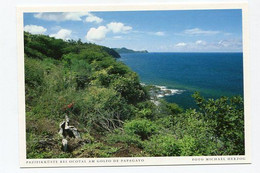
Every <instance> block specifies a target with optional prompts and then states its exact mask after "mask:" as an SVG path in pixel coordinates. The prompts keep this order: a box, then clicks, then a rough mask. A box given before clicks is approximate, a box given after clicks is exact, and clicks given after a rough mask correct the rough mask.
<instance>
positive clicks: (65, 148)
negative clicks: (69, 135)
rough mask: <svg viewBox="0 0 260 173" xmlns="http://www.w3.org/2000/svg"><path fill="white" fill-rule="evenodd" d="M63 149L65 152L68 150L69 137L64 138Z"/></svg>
mask: <svg viewBox="0 0 260 173" xmlns="http://www.w3.org/2000/svg"><path fill="white" fill-rule="evenodd" d="M62 150H63V151H64V152H66V151H68V140H67V139H62Z"/></svg>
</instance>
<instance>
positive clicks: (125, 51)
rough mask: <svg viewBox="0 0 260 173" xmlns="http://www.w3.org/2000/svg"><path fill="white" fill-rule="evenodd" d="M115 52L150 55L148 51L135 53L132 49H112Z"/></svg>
mask: <svg viewBox="0 0 260 173" xmlns="http://www.w3.org/2000/svg"><path fill="white" fill-rule="evenodd" d="M112 49H113V50H115V51H116V52H117V53H119V54H120V53H148V51H147V50H140V51H135V50H132V49H127V48H125V47H122V48H112Z"/></svg>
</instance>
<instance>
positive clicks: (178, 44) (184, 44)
mask: <svg viewBox="0 0 260 173" xmlns="http://www.w3.org/2000/svg"><path fill="white" fill-rule="evenodd" d="M175 46H176V47H184V46H187V43H183V42H181V43H177V44H175Z"/></svg>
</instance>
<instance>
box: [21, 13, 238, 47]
mask: <svg viewBox="0 0 260 173" xmlns="http://www.w3.org/2000/svg"><path fill="white" fill-rule="evenodd" d="M24 30H25V31H27V32H30V33H32V34H45V35H50V36H52V37H55V38H61V39H64V40H67V39H74V40H78V39H81V40H82V41H83V42H92V43H96V44H100V45H104V46H108V47H112V48H114V47H116V48H120V47H126V48H130V49H134V50H148V51H150V52H241V51H242V12H241V10H230V9H229V10H174V11H173V10H172V11H121V12H120V11H119V12H77V13H76V12H75V13H71V12H69V13H25V14H24Z"/></svg>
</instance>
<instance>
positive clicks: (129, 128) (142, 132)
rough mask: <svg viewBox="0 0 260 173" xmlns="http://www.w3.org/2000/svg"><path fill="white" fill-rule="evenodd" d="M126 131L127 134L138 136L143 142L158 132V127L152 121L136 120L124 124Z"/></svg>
mask: <svg viewBox="0 0 260 173" xmlns="http://www.w3.org/2000/svg"><path fill="white" fill-rule="evenodd" d="M124 130H125V132H126V133H127V134H136V135H138V136H140V138H141V139H142V140H145V139H148V138H149V137H150V136H151V135H153V134H156V133H157V132H158V129H157V126H156V124H155V123H153V122H152V121H150V120H146V119H135V120H132V121H129V122H127V123H125V124H124Z"/></svg>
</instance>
